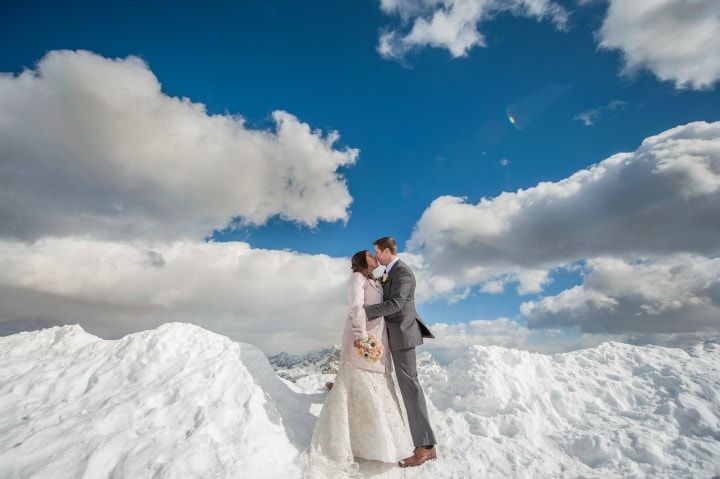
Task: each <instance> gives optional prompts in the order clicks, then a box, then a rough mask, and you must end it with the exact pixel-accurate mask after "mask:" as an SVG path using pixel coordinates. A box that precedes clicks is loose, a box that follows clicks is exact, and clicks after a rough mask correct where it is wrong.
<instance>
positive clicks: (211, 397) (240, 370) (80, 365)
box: [0, 323, 720, 479]
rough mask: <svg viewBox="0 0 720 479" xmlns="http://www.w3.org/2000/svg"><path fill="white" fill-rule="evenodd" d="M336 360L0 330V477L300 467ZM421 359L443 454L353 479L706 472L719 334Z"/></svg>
mask: <svg viewBox="0 0 720 479" xmlns="http://www.w3.org/2000/svg"><path fill="white" fill-rule="evenodd" d="M335 356H336V355H335V354H334V349H329V350H327V351H325V352H324V353H322V354H318V355H311V356H308V357H307V358H305V359H304V360H303V361H299V362H298V361H296V362H295V363H293V364H290V363H289V362H288V361H286V360H283V357H279V358H276V362H279V363H282V367H284V368H285V369H287V371H288V374H289V376H288V377H292V378H296V379H297V380H296V381H295V382H294V383H292V386H293V387H292V388H291V387H289V386H288V385H286V384H285V382H283V380H281V379H280V378H279V377H278V376H277V374H275V372H274V371H273V370H272V368H271V366H270V363H269V362H268V360H267V358H266V357H265V356H264V355H263V354H262V352H260V351H259V350H258V349H257V348H255V347H253V346H250V345H247V344H243V343H237V342H234V341H231V340H230V339H228V338H226V337H224V336H220V335H217V334H214V333H211V332H209V331H206V330H204V329H202V328H200V327H198V326H193V325H190V324H182V323H169V324H165V325H163V326H161V327H159V328H157V329H155V330H151V331H143V332H140V333H136V334H131V335H128V336H126V337H124V338H122V339H119V340H115V341H107V340H102V339H100V338H97V337H95V336H92V335H90V334H88V333H86V332H85V331H83V329H82V328H80V327H79V326H63V327H53V328H50V329H45V330H41V331H33V332H25V333H19V334H15V335H13V336H7V337H2V338H0V477H3V478H4V477H13V478H15V477H18V478H25V477H43V478H44V477H52V478H66V477H67V478H76V477H87V478H102V477H117V478H138V477H153V478H181V479H183V478H198V477H203V478H205V477H207V478H224V477H228V478H229V477H244V478H274V477H282V478H297V477H301V476H302V464H303V452H304V451H305V450H306V449H307V447H308V445H309V443H310V435H311V433H312V428H313V426H314V423H315V416H314V415H313V414H317V413H318V411H319V408H320V405H321V404H322V402H323V400H324V397H325V396H324V394H321V393H317V390H318V384H317V382H318V381H319V380H320V379H325V378H326V376H327V372H328V371H329V370H331V369H332V368H331V366H332V364H333V361H336V360H337V359H336V357H335ZM284 359H287V358H284ZM291 359H292V358H291ZM281 360H282V361H281ZM419 363H420V364H419V372H420V381H421V382H422V384H423V386H424V388H425V392H426V395H427V398H428V409H429V413H430V416H431V421H432V424H433V426H434V428H435V433H436V436H437V438H438V451H439V456H440V457H439V459H438V460H437V461H433V462H430V463H428V464H426V465H424V466H423V467H422V468H414V469H399V468H397V467H393V466H392V465H385V464H380V463H372V462H361V469H360V470H361V472H362V473H364V474H365V476H366V477H374V478H380V477H382V478H389V477H402V478H420V477H438V478H468V477H488V478H495V477H513V478H516V477H519V478H525V477H527V478H530V477H533V478H535V477H567V478H577V477H585V478H590V477H592V478H608V477H657V478H664V477H667V478H670V477H672V478H675V477H713V476H715V475H717V474H719V473H720V344H715V343H710V342H708V343H704V344H701V345H698V346H695V347H693V348H690V349H687V350H683V349H673V348H665V347H656V346H644V347H641V346H631V345H627V344H620V343H605V344H602V345H600V346H598V347H595V348H592V349H586V350H581V351H574V352H571V353H564V354H555V355H552V356H549V355H543V354H537V353H530V352H527V351H518V350H514V349H506V348H501V347H496V346H490V347H486V346H472V347H469V348H468V349H467V350H465V351H464V352H463V353H462V355H460V356H459V357H458V358H457V359H456V360H454V361H453V362H451V363H449V364H442V363H440V362H438V361H436V360H435V359H434V358H433V357H432V356H431V355H430V354H428V353H422V354H421V355H420V361H419ZM293 368H295V369H296V370H295V371H293V370H292V369H293ZM313 378H314V379H313ZM328 378H329V377H328ZM320 384H322V383H320ZM303 385H304V386H303ZM303 390H304V391H303ZM308 392H310V393H312V394H308ZM310 411H312V414H311V412H310Z"/></svg>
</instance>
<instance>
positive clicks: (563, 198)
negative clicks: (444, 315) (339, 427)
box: [409, 122, 720, 335]
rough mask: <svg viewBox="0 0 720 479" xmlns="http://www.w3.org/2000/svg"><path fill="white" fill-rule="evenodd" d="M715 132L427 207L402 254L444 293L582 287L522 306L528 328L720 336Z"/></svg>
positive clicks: (666, 136) (719, 146)
mask: <svg viewBox="0 0 720 479" xmlns="http://www.w3.org/2000/svg"><path fill="white" fill-rule="evenodd" d="M717 218H720V122H715V123H707V122H695V123H690V124H687V125H682V126H678V127H676V128H672V129H670V130H667V131H665V132H663V133H661V134H659V135H656V136H653V137H650V138H647V139H646V140H645V141H643V143H642V145H641V146H640V147H639V148H638V149H637V150H636V151H634V152H632V153H621V154H617V155H614V156H612V157H610V158H608V159H606V160H604V161H602V162H601V163H599V164H597V165H592V166H590V167H588V168H587V169H584V170H581V171H578V172H577V173H575V174H573V175H572V176H570V177H569V178H566V179H564V180H561V181H558V182H547V183H540V184H538V185H537V186H535V187H533V188H528V189H526V190H518V191H517V192H514V193H502V194H501V195H499V196H497V197H495V198H482V199H481V200H480V202H478V203H477V204H470V203H468V202H467V200H466V199H464V198H458V197H452V196H444V197H440V198H438V199H436V200H435V201H434V202H433V203H432V204H431V205H430V206H429V207H428V208H427V210H426V211H425V212H424V213H423V214H422V216H421V218H420V220H419V221H418V223H417V224H416V227H415V230H414V232H413V235H412V238H411V240H410V242H409V246H410V250H411V251H412V252H413V253H414V254H417V255H419V256H421V257H422V258H423V259H424V261H425V268H426V270H427V274H429V275H430V276H432V277H435V280H436V281H439V280H440V279H443V280H445V281H446V283H445V284H444V288H445V290H446V291H453V290H458V289H463V288H464V289H467V288H468V287H472V286H474V285H478V286H479V288H480V290H481V291H484V292H487V293H497V292H501V291H503V290H504V288H505V287H506V286H507V285H508V284H509V283H517V284H518V292H519V293H520V294H527V293H541V292H542V290H543V288H544V287H545V286H546V285H547V284H548V283H549V282H550V278H551V274H552V272H553V270H554V269H556V268H570V269H579V270H580V271H581V274H582V284H581V285H579V286H576V287H574V288H571V289H568V290H566V291H563V292H561V293H559V294H558V295H556V296H551V297H545V298H541V299H540V300H537V301H529V302H526V303H525V304H523V306H522V308H521V312H522V314H523V315H524V316H525V317H526V318H527V320H528V326H529V327H530V328H579V330H580V331H582V332H587V333H609V334H636V333H637V334H641V335H662V334H666V335H668V334H669V335H678V334H686V335H693V334H696V333H702V334H708V335H712V334H720V319H718V318H720V314H718V313H720V293H719V291H720V290H719V289H718V288H719V283H718V278H720V269H718V264H719V263H718V258H717V257H718V255H719V254H720V222H718V221H717Z"/></svg>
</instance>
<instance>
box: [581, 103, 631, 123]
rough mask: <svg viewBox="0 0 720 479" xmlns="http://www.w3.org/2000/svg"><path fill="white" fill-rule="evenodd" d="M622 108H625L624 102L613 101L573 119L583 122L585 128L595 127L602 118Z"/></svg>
mask: <svg viewBox="0 0 720 479" xmlns="http://www.w3.org/2000/svg"><path fill="white" fill-rule="evenodd" d="M621 108H625V102H624V101H622V100H612V101H611V102H610V103H608V104H607V105H604V106H601V107H598V108H594V109H592V110H587V111H583V112H581V113H578V114H577V115H575V116H574V117H573V120H577V121H581V122H583V124H584V125H585V126H593V125H594V124H595V123H597V122H598V120H599V119H600V117H601V116H603V115H604V114H605V113H607V112H608V111H613V110H619V109H621Z"/></svg>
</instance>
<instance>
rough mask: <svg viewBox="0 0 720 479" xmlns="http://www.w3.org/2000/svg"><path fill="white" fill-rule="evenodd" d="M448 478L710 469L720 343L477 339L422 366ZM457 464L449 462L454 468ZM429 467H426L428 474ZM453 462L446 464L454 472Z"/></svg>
mask: <svg viewBox="0 0 720 479" xmlns="http://www.w3.org/2000/svg"><path fill="white" fill-rule="evenodd" d="M420 375H421V382H422V383H423V384H424V385H425V390H426V394H427V395H428V398H429V400H430V403H431V405H430V408H431V420H432V423H433V424H434V425H436V426H435V427H436V435H437V436H439V438H438V441H439V443H440V444H441V445H442V446H444V447H443V448H442V454H443V456H444V457H445V458H446V460H445V461H443V462H445V464H441V463H440V462H438V463H437V464H432V465H431V468H433V469H436V470H437V473H438V475H441V474H446V475H447V477H459V476H460V475H464V476H466V477H603V478H605V477H712V476H714V475H716V474H718V473H719V472H720V346H719V345H717V344H712V343H706V344H704V345H699V346H696V347H695V348H693V349H690V350H688V351H684V350H682V349H673V348H664V347H656V346H646V347H639V346H632V345H628V344H622V343H614V342H609V343H604V344H602V345H600V346H598V347H595V348H592V349H586V350H581V351H574V352H570V353H563V354H555V355H552V356H549V355H543V354H537V353H531V352H528V351H518V350H513V349H505V348H501V347H496V346H491V347H482V346H474V347H470V348H468V349H467V350H466V351H465V353H464V354H463V356H461V357H460V358H458V359H457V360H455V361H454V362H452V363H451V364H449V365H447V366H446V367H443V366H441V365H440V364H438V363H437V362H435V361H433V360H432V359H431V358H430V357H429V356H427V355H426V356H425V357H424V358H423V364H421V365H420ZM450 471H452V472H451V473H450ZM429 472H430V471H428V473H429ZM448 473H449V474H448Z"/></svg>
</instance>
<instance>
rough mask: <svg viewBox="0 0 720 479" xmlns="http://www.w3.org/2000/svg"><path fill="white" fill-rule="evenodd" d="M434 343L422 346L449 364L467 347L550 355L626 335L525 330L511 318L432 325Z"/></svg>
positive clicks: (577, 331) (623, 339)
mask: <svg viewBox="0 0 720 479" xmlns="http://www.w3.org/2000/svg"><path fill="white" fill-rule="evenodd" d="M432 332H433V334H434V335H435V338H436V339H434V340H432V341H428V342H426V343H425V344H424V345H423V350H427V351H429V352H431V353H432V354H433V356H435V357H436V358H438V359H439V360H440V361H442V362H449V361H451V360H453V359H455V358H456V357H458V356H459V355H461V353H462V352H463V351H464V350H465V349H466V348H467V347H468V346H473V345H481V346H502V347H504V348H515V349H521V350H527V351H533V352H538V353H544V354H553V353H560V352H566V351H573V350H577V349H583V348H590V347H593V346H597V345H598V344H601V343H603V342H605V341H625V340H627V339H628V336H626V335H617V334H594V333H586V332H582V331H580V330H579V328H574V327H568V328H564V329H562V330H561V329H553V328H535V329H532V328H528V327H527V326H526V325H525V324H523V323H521V322H519V321H516V320H514V319H510V318H504V317H501V318H497V319H491V320H484V319H481V320H475V321H469V322H467V323H457V324H448V323H436V324H433V325H432Z"/></svg>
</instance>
